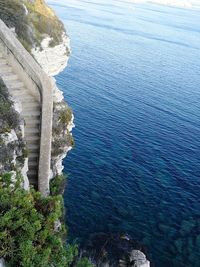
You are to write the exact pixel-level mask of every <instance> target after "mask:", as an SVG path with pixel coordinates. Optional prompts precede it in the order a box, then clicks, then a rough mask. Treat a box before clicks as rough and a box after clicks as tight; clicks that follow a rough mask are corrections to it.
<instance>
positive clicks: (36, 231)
mask: <svg viewBox="0 0 200 267" xmlns="http://www.w3.org/2000/svg"><path fill="white" fill-rule="evenodd" d="M63 209H64V208H63V199H62V197H61V196H49V197H47V198H44V197H42V196H41V194H40V193H39V192H36V191H35V190H33V189H31V191H30V192H28V191H26V190H24V189H22V188H21V178H20V177H18V178H17V182H16V183H15V184H14V183H13V182H12V180H11V175H9V174H4V175H1V176H0V258H1V257H3V258H4V259H5V260H6V262H8V263H9V265H8V266H11V267H12V266H13V267H14V266H18V267H34V266H35V267H49V266H56V267H67V266H69V265H68V264H69V261H71V259H69V258H68V256H67V251H66V248H65V246H64V245H63V240H62V238H63V235H64V234H65V228H64V226H63V225H62V227H61V229H60V230H59V231H55V229H54V227H55V226H54V225H55V221H57V220H59V219H60V218H61V217H62V214H63Z"/></svg>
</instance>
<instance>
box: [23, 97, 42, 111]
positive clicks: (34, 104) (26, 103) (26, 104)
mask: <svg viewBox="0 0 200 267" xmlns="http://www.w3.org/2000/svg"><path fill="white" fill-rule="evenodd" d="M22 103H23V107H24V108H35V109H39V110H40V109H41V106H40V104H39V103H38V102H36V101H35V100H34V98H33V99H32V101H24V102H22Z"/></svg>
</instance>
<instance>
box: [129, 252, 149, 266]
mask: <svg viewBox="0 0 200 267" xmlns="http://www.w3.org/2000/svg"><path fill="white" fill-rule="evenodd" d="M130 261H131V262H133V263H134V264H133V267H150V262H149V261H148V260H147V259H146V256H145V254H144V253H143V252H141V251H140V250H132V251H131V253H130Z"/></svg>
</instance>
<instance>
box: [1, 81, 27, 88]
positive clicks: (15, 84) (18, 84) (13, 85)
mask: <svg viewBox="0 0 200 267" xmlns="http://www.w3.org/2000/svg"><path fill="white" fill-rule="evenodd" d="M5 84H6V85H7V87H8V88H9V89H12V88H18V87H24V84H23V82H20V81H17V82H16V81H6V82H5Z"/></svg>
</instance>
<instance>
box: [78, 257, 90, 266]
mask: <svg viewBox="0 0 200 267" xmlns="http://www.w3.org/2000/svg"><path fill="white" fill-rule="evenodd" d="M93 266H94V265H93V264H92V263H91V262H90V261H89V260H88V258H86V257H83V258H81V259H79V260H78V261H77V264H76V267H93Z"/></svg>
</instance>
